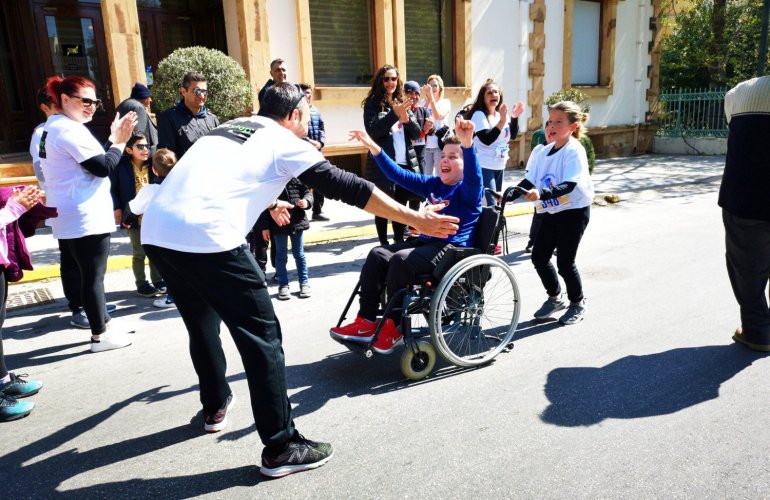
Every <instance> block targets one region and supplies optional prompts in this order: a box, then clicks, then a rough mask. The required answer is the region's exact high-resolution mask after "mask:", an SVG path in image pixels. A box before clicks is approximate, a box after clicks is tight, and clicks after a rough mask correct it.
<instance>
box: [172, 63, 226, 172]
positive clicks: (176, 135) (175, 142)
mask: <svg viewBox="0 0 770 500" xmlns="http://www.w3.org/2000/svg"><path fill="white" fill-rule="evenodd" d="M179 92H180V93H181V94H182V98H181V99H180V100H179V101H178V102H177V103H176V106H174V107H172V108H170V109H167V110H166V111H164V112H163V113H161V114H160V115H158V147H159V148H168V149H170V150H171V151H173V152H174V153H176V157H177V159H181V158H182V156H184V154H185V153H186V152H187V150H188V149H190V146H192V145H193V143H194V142H195V141H197V140H198V139H199V138H200V137H203V136H204V135H206V134H207V133H208V132H209V131H211V130H214V129H215V128H216V127H218V126H219V118H217V117H216V115H215V114H213V113H212V112H210V111H209V110H208V108H206V99H208V95H209V89H208V83H206V77H205V76H203V75H202V74H200V73H187V74H186V75H184V80H183V81H182V87H181V88H180V89H179Z"/></svg>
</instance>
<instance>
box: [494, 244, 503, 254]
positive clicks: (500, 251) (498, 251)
mask: <svg viewBox="0 0 770 500" xmlns="http://www.w3.org/2000/svg"><path fill="white" fill-rule="evenodd" d="M502 254H503V246H502V245H499V244H498V245H495V253H494V255H502Z"/></svg>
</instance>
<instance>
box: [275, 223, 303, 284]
mask: <svg viewBox="0 0 770 500" xmlns="http://www.w3.org/2000/svg"><path fill="white" fill-rule="evenodd" d="M303 233H304V231H298V232H296V233H294V234H291V235H289V234H274V235H273V241H274V242H275V273H276V274H277V275H278V286H286V285H288V284H289V275H288V273H287V272H286V263H287V262H288V261H289V248H288V243H289V238H291V253H292V255H294V263H295V264H296V265H297V274H298V275H299V284H300V285H304V284H307V262H306V261H305V247H304V244H303V242H302V241H303V237H302V234H303Z"/></svg>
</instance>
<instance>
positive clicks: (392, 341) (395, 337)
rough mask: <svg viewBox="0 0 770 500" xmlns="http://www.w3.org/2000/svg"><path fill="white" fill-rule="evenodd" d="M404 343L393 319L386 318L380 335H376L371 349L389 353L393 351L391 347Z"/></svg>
mask: <svg viewBox="0 0 770 500" xmlns="http://www.w3.org/2000/svg"><path fill="white" fill-rule="evenodd" d="M403 343H404V337H402V336H401V333H399V331H398V328H396V324H395V323H393V320H392V319H390V318H388V319H386V320H385V324H384V325H383V326H382V330H380V335H379V336H378V337H377V342H375V343H374V345H372V349H373V350H374V351H375V352H378V353H380V354H390V353H391V352H393V348H394V347H396V346H397V345H401V344H403Z"/></svg>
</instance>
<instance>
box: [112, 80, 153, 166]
mask: <svg viewBox="0 0 770 500" xmlns="http://www.w3.org/2000/svg"><path fill="white" fill-rule="evenodd" d="M150 103H152V94H151V93H150V89H148V88H147V87H146V86H144V85H142V84H141V83H139V82H137V83H136V85H134V88H132V89H131V97H129V98H128V99H126V100H125V101H123V102H121V103H120V104H118V107H117V108H116V109H115V111H116V112H117V113H118V114H119V115H120V116H124V115H125V114H126V113H128V112H129V111H133V112H134V113H136V127H134V130H136V131H137V132H142V133H143V134H144V136H145V137H146V138H147V144H149V145H150V155H151V156H152V155H153V154H155V149H156V147H157V144H158V128H157V127H156V126H155V123H153V121H152V119H151V118H150V114H149V113H148V110H149V109H150Z"/></svg>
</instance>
